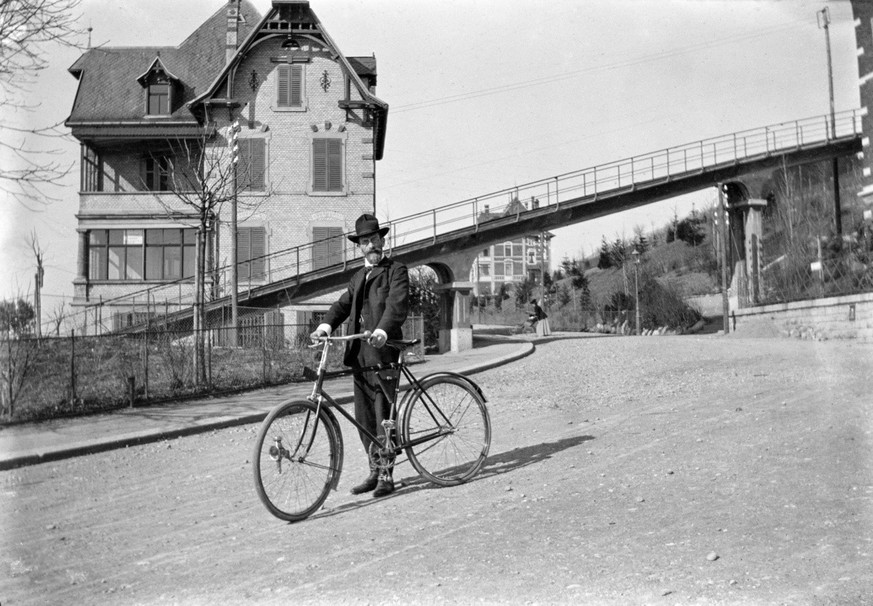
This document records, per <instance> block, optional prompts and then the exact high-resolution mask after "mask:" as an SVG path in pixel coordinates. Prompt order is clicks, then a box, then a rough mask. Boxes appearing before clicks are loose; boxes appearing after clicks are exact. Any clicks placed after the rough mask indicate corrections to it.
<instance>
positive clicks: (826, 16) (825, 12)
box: [816, 6, 843, 236]
mask: <svg viewBox="0 0 873 606" xmlns="http://www.w3.org/2000/svg"><path fill="white" fill-rule="evenodd" d="M816 20H817V22H818V26H819V27H820V28H821V29H823V30H824V33H825V47H826V49H827V57H828V95H829V99H830V110H831V132H830V138H831V139H836V138H837V118H836V112H835V111H834V70H833V65H832V62H831V31H830V24H831V12H830V10H829V9H828V7H827V6H826V7H824V8H823V9H821V10H820V11H818V13H816ZM831 168H832V170H833V174H834V229H835V230H836V233H837V235H838V236H839V235H841V234H842V233H843V218H842V216H841V215H842V212H841V210H840V172H839V168H840V166H839V161H838V160H837V158H836V156H834V158H833V160H832V161H831Z"/></svg>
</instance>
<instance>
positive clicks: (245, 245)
mask: <svg viewBox="0 0 873 606" xmlns="http://www.w3.org/2000/svg"><path fill="white" fill-rule="evenodd" d="M251 241H252V240H251V229H250V228H248V227H241V228H239V229H238V233H237V238H236V255H237V256H236V258H237V263H238V267H237V274H238V275H239V278H240V279H241V280H242V279H248V277H249V259H251V258H252V255H251V248H252V244H251Z"/></svg>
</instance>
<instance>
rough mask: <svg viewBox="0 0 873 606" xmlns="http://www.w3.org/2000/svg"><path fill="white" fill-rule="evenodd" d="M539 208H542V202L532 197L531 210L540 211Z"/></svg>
mask: <svg viewBox="0 0 873 606" xmlns="http://www.w3.org/2000/svg"><path fill="white" fill-rule="evenodd" d="M539 207H540V201H539V200H537V199H536V198H535V197H533V196H531V197H530V208H531V210H536V209H538V208H539Z"/></svg>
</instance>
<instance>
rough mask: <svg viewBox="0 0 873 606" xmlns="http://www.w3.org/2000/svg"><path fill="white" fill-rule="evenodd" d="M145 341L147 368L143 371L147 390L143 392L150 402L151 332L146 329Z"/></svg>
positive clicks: (144, 385)
mask: <svg viewBox="0 0 873 606" xmlns="http://www.w3.org/2000/svg"><path fill="white" fill-rule="evenodd" d="M143 343H145V355H144V356H143V357H144V360H145V368H143V373H142V376H143V389H144V390H145V392H144V393H143V395H144V396H145V399H146V402H148V399H149V333H148V331H146V333H145V339H143Z"/></svg>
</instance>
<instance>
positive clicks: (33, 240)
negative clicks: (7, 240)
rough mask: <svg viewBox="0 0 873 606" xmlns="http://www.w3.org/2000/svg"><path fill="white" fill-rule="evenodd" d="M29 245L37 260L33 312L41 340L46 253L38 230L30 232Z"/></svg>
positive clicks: (37, 334)
mask: <svg viewBox="0 0 873 606" xmlns="http://www.w3.org/2000/svg"><path fill="white" fill-rule="evenodd" d="M28 244H30V250H32V251H33V256H34V258H35V259H36V278H35V280H34V290H33V310H34V313H35V315H36V318H35V320H34V328H35V331H36V338H37V339H39V338H40V337H42V286H43V277H44V276H45V269H44V268H43V264H42V262H43V260H44V259H45V251H44V250H43V248H42V246H40V243H39V237H38V236H37V235H36V230H33V231H31V232H30V237H29V238H28Z"/></svg>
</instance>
